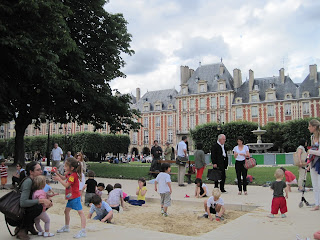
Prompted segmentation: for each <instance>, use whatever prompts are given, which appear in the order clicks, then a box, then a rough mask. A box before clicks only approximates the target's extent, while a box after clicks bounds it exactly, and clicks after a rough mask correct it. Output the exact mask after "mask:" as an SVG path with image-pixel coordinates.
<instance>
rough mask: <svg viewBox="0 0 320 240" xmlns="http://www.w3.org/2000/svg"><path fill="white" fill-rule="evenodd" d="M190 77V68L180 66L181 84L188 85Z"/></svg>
mask: <svg viewBox="0 0 320 240" xmlns="http://www.w3.org/2000/svg"><path fill="white" fill-rule="evenodd" d="M189 75H190V71H189V67H188V66H180V78H181V84H184V83H187V81H188V79H189V78H190V77H189Z"/></svg>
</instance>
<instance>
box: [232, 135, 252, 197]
mask: <svg viewBox="0 0 320 240" xmlns="http://www.w3.org/2000/svg"><path fill="white" fill-rule="evenodd" d="M237 143H238V146H235V147H234V148H233V154H234V158H235V159H236V173H237V179H238V189H239V193H238V195H241V194H242V185H243V191H244V194H245V195H247V194H248V193H247V173H248V170H247V169H246V168H245V167H244V162H245V159H246V157H250V153H249V148H248V146H246V145H244V139H243V137H241V136H239V137H238V138H237ZM241 175H242V179H243V180H241Z"/></svg>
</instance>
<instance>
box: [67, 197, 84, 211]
mask: <svg viewBox="0 0 320 240" xmlns="http://www.w3.org/2000/svg"><path fill="white" fill-rule="evenodd" d="M66 207H67V208H71V209H73V210H76V211H80V210H82V205H81V201H80V197H77V198H74V199H70V200H68V203H67V206H66Z"/></svg>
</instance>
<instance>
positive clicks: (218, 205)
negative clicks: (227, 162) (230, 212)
mask: <svg viewBox="0 0 320 240" xmlns="http://www.w3.org/2000/svg"><path fill="white" fill-rule="evenodd" d="M204 211H205V214H204V215H203V217H205V218H209V219H210V220H211V221H212V220H213V217H212V215H211V214H215V218H216V221H220V220H223V216H222V215H223V214H224V212H225V208H224V202H223V199H222V198H221V191H220V189H219V188H214V189H213V191H212V196H211V197H209V199H208V200H205V201H204Z"/></svg>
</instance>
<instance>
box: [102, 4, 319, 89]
mask: <svg viewBox="0 0 320 240" xmlns="http://www.w3.org/2000/svg"><path fill="white" fill-rule="evenodd" d="M105 10H106V11H108V12H110V13H122V14H123V15H124V18H125V19H126V20H127V21H128V26H127V27H128V32H129V33H130V34H132V42H131V48H132V49H133V50H134V51H135V54H134V55H133V56H128V55H123V58H124V60H125V61H126V66H125V67H124V68H123V69H122V71H123V72H124V73H125V74H126V76H127V77H126V78H117V79H114V80H113V81H112V82H111V83H110V85H111V87H112V88H113V89H118V90H119V91H120V92H121V93H133V95H135V94H136V88H137V87H138V88H140V89H141V95H143V94H144V93H146V92H147V91H154V90H163V89H172V88H175V89H176V90H177V91H180V66H189V67H190V68H192V69H194V70H196V69H197V68H198V67H199V62H201V64H202V65H206V64H213V63H218V62H220V61H221V58H222V61H223V63H224V65H225V66H226V68H227V69H228V70H229V72H230V73H231V74H232V71H233V69H235V68H238V69H240V70H241V73H242V81H243V82H244V81H246V78H248V76H249V69H252V70H253V71H254V77H255V78H259V77H272V76H278V75H279V69H281V68H282V67H283V68H284V69H285V75H289V76H290V78H291V79H292V80H293V81H294V82H296V83H299V82H302V81H303V80H304V79H305V77H306V76H307V75H308V73H309V65H311V64H317V66H318V72H320V14H319V12H320V1H319V0H281V1H279V0H250V1H249V0H246V1H244V0H134V1H132V0H110V1H109V3H107V4H106V5H105Z"/></svg>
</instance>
